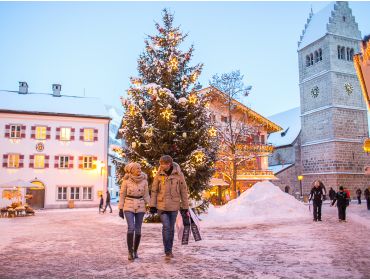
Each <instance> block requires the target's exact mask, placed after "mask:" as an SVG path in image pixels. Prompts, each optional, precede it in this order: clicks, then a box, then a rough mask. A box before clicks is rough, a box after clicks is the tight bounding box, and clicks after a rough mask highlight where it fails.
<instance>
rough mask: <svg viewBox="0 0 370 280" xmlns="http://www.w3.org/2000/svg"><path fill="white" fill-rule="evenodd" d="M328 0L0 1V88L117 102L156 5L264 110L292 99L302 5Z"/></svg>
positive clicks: (201, 58) (198, 56) (362, 23)
mask: <svg viewBox="0 0 370 280" xmlns="http://www.w3.org/2000/svg"><path fill="white" fill-rule="evenodd" d="M328 3H329V2H0V89H6V90H17V89H18V81H27V82H28V85H29V91H31V92H51V84H52V83H60V84H62V94H68V95H81V96H83V94H84V92H85V94H86V96H98V97H100V98H102V99H103V102H104V103H106V104H110V105H115V106H117V107H119V106H120V101H119V96H121V95H125V90H126V89H127V88H128V85H129V77H130V76H132V75H136V73H137V72H136V66H137V62H136V60H137V58H138V56H139V54H140V52H142V51H143V49H144V39H145V37H146V34H154V32H155V28H154V21H160V19H161V10H162V9H163V8H165V7H167V8H169V9H170V10H171V11H172V12H175V24H176V25H181V28H182V30H183V31H184V32H188V33H189V36H188V38H187V40H186V42H185V44H184V47H187V46H189V45H190V44H191V43H194V45H195V56H194V58H193V64H195V63H198V62H203V63H204V70H203V73H202V75H201V77H200V82H201V83H202V85H203V86H207V84H208V80H209V79H210V78H211V76H212V75H213V74H214V73H223V72H229V71H231V70H233V69H240V71H241V72H242V73H243V74H244V82H245V83H246V84H248V85H252V86H253V89H252V92H251V95H250V96H249V97H248V98H247V99H246V100H245V101H244V103H245V104H247V105H248V106H250V107H251V108H252V109H254V110H256V111H257V112H259V113H260V114H262V115H264V116H270V115H273V114H275V113H278V112H281V111H285V110H287V109H290V108H292V107H296V106H299V87H298V58H297V41H298V39H299V36H300V35H301V32H302V29H303V27H304V24H305V22H306V19H307V16H308V14H309V11H310V8H311V6H312V8H313V11H314V12H317V11H319V10H320V9H321V8H323V7H324V6H325V5H327V4H328ZM349 5H350V8H351V9H352V12H353V14H354V15H355V17H356V21H357V23H358V25H359V28H360V30H361V32H362V35H365V34H369V33H370V20H369V19H368V16H369V15H370V2H350V3H349Z"/></svg>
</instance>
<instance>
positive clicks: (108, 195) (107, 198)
mask: <svg viewBox="0 0 370 280" xmlns="http://www.w3.org/2000/svg"><path fill="white" fill-rule="evenodd" d="M108 206H109V209H110V212H109V213H112V206H110V193H109V191H107V197H106V198H105V208H104V211H103V213H105V211H106V210H107V207H108Z"/></svg>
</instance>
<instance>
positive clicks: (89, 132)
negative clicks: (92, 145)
mask: <svg viewBox="0 0 370 280" xmlns="http://www.w3.org/2000/svg"><path fill="white" fill-rule="evenodd" d="M84 141H86V142H93V141H94V129H93V128H84Z"/></svg>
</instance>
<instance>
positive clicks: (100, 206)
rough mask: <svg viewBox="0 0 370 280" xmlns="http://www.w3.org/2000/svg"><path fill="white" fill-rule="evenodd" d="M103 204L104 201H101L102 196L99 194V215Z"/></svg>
mask: <svg viewBox="0 0 370 280" xmlns="http://www.w3.org/2000/svg"><path fill="white" fill-rule="evenodd" d="M103 204H104V199H103V195H102V194H101V195H100V203H99V214H100V211H102V210H103Z"/></svg>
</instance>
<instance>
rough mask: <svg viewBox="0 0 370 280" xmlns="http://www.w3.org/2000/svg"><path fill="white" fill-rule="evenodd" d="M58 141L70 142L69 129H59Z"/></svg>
mask: <svg viewBox="0 0 370 280" xmlns="http://www.w3.org/2000/svg"><path fill="white" fill-rule="evenodd" d="M60 140H62V141H70V140H71V128H70V127H61V128H60Z"/></svg>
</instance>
